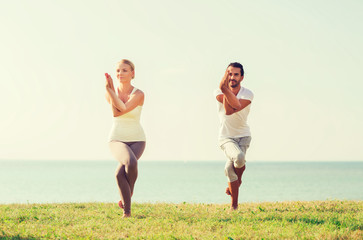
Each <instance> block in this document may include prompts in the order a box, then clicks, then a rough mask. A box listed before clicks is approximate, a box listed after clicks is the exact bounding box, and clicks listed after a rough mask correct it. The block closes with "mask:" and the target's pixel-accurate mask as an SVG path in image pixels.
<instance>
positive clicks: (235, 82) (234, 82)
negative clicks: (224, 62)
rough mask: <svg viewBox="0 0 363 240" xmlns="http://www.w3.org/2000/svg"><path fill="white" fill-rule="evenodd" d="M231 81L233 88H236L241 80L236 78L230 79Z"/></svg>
mask: <svg viewBox="0 0 363 240" xmlns="http://www.w3.org/2000/svg"><path fill="white" fill-rule="evenodd" d="M229 82H230V83H231V85H230V86H231V88H236V87H238V85H239V82H237V81H236V80H230V81H229Z"/></svg>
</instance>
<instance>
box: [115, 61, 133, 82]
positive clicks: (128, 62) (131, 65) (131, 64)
mask: <svg viewBox="0 0 363 240" xmlns="http://www.w3.org/2000/svg"><path fill="white" fill-rule="evenodd" d="M120 64H127V65H129V66H130V67H131V70H132V71H134V76H133V78H132V79H134V78H135V65H134V64H133V63H132V62H131V61H130V60H128V59H122V60H121V61H119V62H118V63H117V65H120Z"/></svg>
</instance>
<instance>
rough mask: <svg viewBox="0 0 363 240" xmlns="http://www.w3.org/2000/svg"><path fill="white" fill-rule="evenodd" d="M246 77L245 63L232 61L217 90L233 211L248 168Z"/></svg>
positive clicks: (250, 95)
mask: <svg viewBox="0 0 363 240" xmlns="http://www.w3.org/2000/svg"><path fill="white" fill-rule="evenodd" d="M243 78H244V70H243V66H242V64H240V63H238V62H234V63H231V64H229V65H228V67H227V70H226V72H225V74H224V76H223V78H222V81H221V82H220V84H219V89H217V90H216V91H215V96H216V99H217V103H218V113H219V119H220V122H221V125H220V130H219V145H220V147H221V149H222V150H223V151H224V153H225V155H226V157H227V162H226V165H225V174H226V176H227V178H228V187H227V189H226V193H227V194H228V195H230V196H231V199H232V202H231V209H232V210H236V209H237V208H238V190H239V187H240V186H241V184H242V174H243V172H244V170H245V169H246V165H245V164H246V159H245V156H246V151H247V148H248V147H249V145H250V142H251V132H250V128H249V126H248V125H247V116H248V114H249V112H250V107H251V102H252V100H253V93H252V92H251V91H250V90H248V89H247V88H244V87H242V86H241V82H242V80H243Z"/></svg>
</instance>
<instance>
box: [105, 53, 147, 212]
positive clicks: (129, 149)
mask: <svg viewBox="0 0 363 240" xmlns="http://www.w3.org/2000/svg"><path fill="white" fill-rule="evenodd" d="M105 75H106V99H107V101H108V102H109V103H110V105H111V107H112V113H113V117H114V118H113V125H112V129H111V133H110V143H109V145H110V149H111V153H112V155H113V156H114V157H115V158H116V160H117V161H118V162H119V165H118V167H117V169H116V179H117V184H118V187H119V190H120V195H121V200H120V201H119V206H120V207H121V208H123V210H124V215H123V217H130V216H131V196H132V194H133V191H134V185H135V181H136V179H137V160H138V159H139V158H140V157H141V155H142V153H143V151H144V149H145V134H144V131H143V129H142V127H141V125H140V115H141V110H142V106H143V104H144V93H143V92H142V91H141V90H140V89H137V88H135V87H134V86H132V85H131V80H132V79H133V78H134V77H135V66H134V64H133V63H132V62H131V61H129V60H126V59H123V60H121V61H120V62H119V63H117V66H116V76H117V79H118V80H119V87H118V88H117V90H115V88H114V86H113V80H112V78H111V76H110V75H109V74H108V73H106V74H105Z"/></svg>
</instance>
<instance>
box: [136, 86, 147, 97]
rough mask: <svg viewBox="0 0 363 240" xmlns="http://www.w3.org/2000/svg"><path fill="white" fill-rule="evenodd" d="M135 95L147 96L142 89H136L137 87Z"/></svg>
mask: <svg viewBox="0 0 363 240" xmlns="http://www.w3.org/2000/svg"><path fill="white" fill-rule="evenodd" d="M134 94H135V95H139V96H144V95H145V94H144V92H143V91H142V90H141V89H139V88H136V87H135V90H134Z"/></svg>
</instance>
